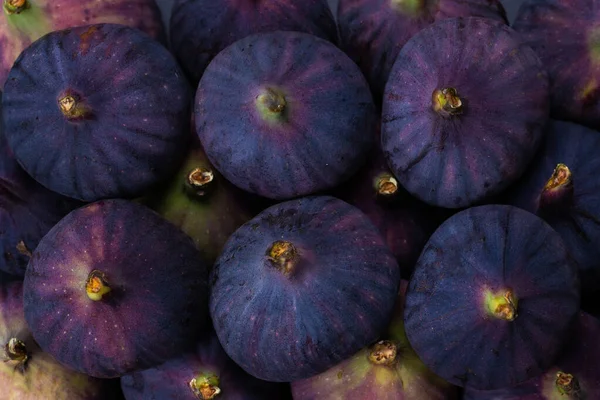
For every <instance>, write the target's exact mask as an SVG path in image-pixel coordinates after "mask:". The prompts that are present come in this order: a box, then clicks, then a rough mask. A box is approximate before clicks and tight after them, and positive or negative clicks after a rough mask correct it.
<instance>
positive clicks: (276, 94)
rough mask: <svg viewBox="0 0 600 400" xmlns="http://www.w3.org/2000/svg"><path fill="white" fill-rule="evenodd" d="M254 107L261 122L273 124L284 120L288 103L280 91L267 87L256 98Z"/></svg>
mask: <svg viewBox="0 0 600 400" xmlns="http://www.w3.org/2000/svg"><path fill="white" fill-rule="evenodd" d="M256 107H257V109H258V111H259V113H260V115H261V117H262V119H263V120H265V121H267V122H271V123H273V122H277V121H281V120H284V119H285V117H286V114H287V111H288V102H287V100H286V98H285V95H284V94H283V92H282V91H281V90H279V89H275V88H272V87H267V88H264V89H263V90H262V91H261V93H260V94H259V95H258V96H257V97H256Z"/></svg>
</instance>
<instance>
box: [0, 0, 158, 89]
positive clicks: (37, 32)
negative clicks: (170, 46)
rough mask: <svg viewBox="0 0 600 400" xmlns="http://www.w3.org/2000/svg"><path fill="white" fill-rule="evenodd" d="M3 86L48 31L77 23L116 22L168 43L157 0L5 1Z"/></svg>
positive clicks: (0, 28) (0, 61)
mask: <svg viewBox="0 0 600 400" xmlns="http://www.w3.org/2000/svg"><path fill="white" fill-rule="evenodd" d="M1 3H2V10H0V13H1V14H2V15H1V16H0V87H3V86H4V83H5V82H6V79H7V77H8V73H9V71H10V69H11V67H12V65H13V63H14V62H15V60H16V59H17V57H18V56H19V54H20V53H21V52H22V51H23V50H24V49H25V48H26V47H28V46H29V45H31V43H33V42H34V41H36V40H37V39H39V38H40V37H42V36H44V35H45V34H47V33H49V32H52V31H58V30H63V29H67V28H72V27H76V26H82V25H89V24H97V23H113V24H122V25H126V26H130V27H132V28H137V29H139V30H141V31H143V32H145V33H147V34H148V35H150V36H151V37H152V38H154V39H156V40H158V41H160V42H161V43H163V44H166V43H167V37H166V32H165V29H164V26H163V23H162V20H161V15H160V10H159V8H158V6H157V5H156V3H155V1H154V0H102V1H80V0H1Z"/></svg>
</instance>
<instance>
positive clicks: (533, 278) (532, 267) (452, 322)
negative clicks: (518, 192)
mask: <svg viewBox="0 0 600 400" xmlns="http://www.w3.org/2000/svg"><path fill="white" fill-rule="evenodd" d="M578 311H579V279H578V275H577V266H576V265H575V262H574V261H573V260H572V259H571V258H570V256H569V254H568V251H567V249H566V247H565V245H564V243H563V242H562V239H561V238H560V236H559V234H558V233H556V231H554V230H553V229H552V228H551V227H550V226H549V225H548V224H547V223H546V222H544V220H542V219H541V218H539V217H537V216H535V215H534V214H532V213H529V212H527V211H524V210H521V209H520V208H517V207H513V206H506V205H485V206H478V207H472V208H469V209H467V210H464V211H461V212H459V213H457V214H455V215H454V216H452V217H450V218H449V219H448V220H446V222H444V223H443V224H442V225H441V226H440V227H439V228H438V229H437V230H436V231H435V232H434V234H433V235H432V237H431V238H430V239H429V241H428V242H427V245H426V246H425V249H424V250H423V253H422V254H421V256H420V257H419V261H418V262H417V265H416V267H415V271H414V273H413V275H412V277H411V280H410V285H409V287H408V291H407V295H406V309H405V312H404V320H405V324H406V326H405V328H406V334H407V336H408V339H409V341H410V343H411V345H412V347H413V348H414V349H415V352H416V353H417V354H418V355H419V357H420V358H421V360H422V361H423V362H424V363H425V365H427V366H428V367H429V368H430V369H431V370H432V371H433V372H434V373H436V374H438V375H439V376H441V377H442V378H444V379H446V380H448V381H449V382H451V383H454V384H456V385H460V386H466V387H472V388H475V389H483V390H490V389H498V388H503V387H509V386H514V385H517V384H519V383H522V382H525V381H527V380H528V379H530V378H533V377H535V376H538V375H541V374H542V373H543V372H544V371H546V370H547V369H548V368H550V367H551V366H552V363H553V362H554V361H555V358H556V356H557V355H558V353H559V351H560V349H561V347H562V345H563V343H564V341H565V339H566V335H567V330H568V328H569V326H570V324H571V322H572V321H573V319H574V318H575V316H576V315H577V312H578Z"/></svg>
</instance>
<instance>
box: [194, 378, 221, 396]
mask: <svg viewBox="0 0 600 400" xmlns="http://www.w3.org/2000/svg"><path fill="white" fill-rule="evenodd" d="M189 386H190V389H192V392H193V393H194V395H195V396H196V397H197V398H198V399H200V400H211V399H214V398H215V397H216V396H217V395H218V394H219V393H221V388H219V377H218V376H217V375H215V374H210V373H202V374H200V375H198V376H197V377H195V378H193V379H192V380H191V381H190V382H189Z"/></svg>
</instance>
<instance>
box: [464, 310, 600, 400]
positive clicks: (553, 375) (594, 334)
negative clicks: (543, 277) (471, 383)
mask: <svg viewBox="0 0 600 400" xmlns="http://www.w3.org/2000/svg"><path fill="white" fill-rule="evenodd" d="M599 337H600V321H599V320H598V319H596V318H594V317H592V316H591V315H589V314H586V313H584V312H580V313H579V316H578V318H577V321H576V323H575V324H574V325H573V328H572V331H571V332H570V334H569V338H568V339H567V343H566V346H565V347H564V349H563V350H562V352H561V355H560V356H559V357H558V358H557V360H556V362H555V363H554V366H553V367H552V368H550V369H548V370H547V371H546V372H545V373H544V374H543V375H540V376H538V377H536V378H533V379H530V380H529V381H527V382H525V383H523V384H521V385H518V386H515V387H510V388H503V389H498V390H488V391H483V390H475V389H470V388H467V389H466V390H465V396H464V400H506V399H509V400H593V399H600V346H598V338H599Z"/></svg>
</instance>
